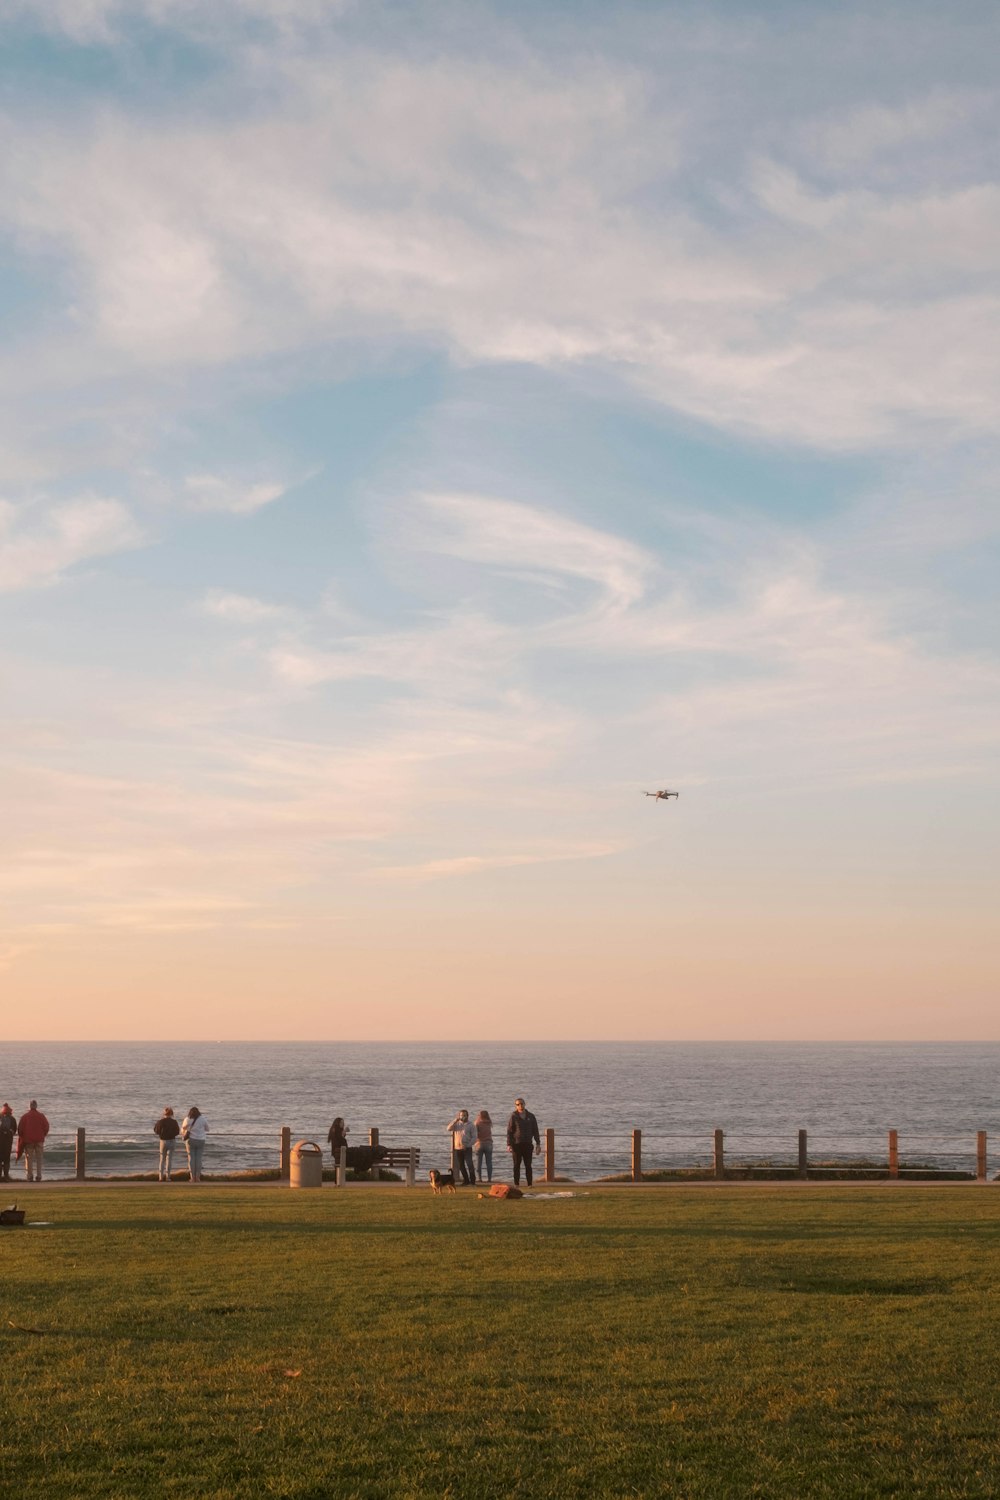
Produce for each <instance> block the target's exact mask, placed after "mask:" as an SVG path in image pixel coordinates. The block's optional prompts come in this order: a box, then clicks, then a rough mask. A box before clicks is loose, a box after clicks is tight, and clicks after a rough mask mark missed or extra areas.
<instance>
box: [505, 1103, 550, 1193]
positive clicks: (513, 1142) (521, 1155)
mask: <svg viewBox="0 0 1000 1500" xmlns="http://www.w3.org/2000/svg"><path fill="white" fill-rule="evenodd" d="M532 1149H534V1150H535V1151H540V1150H541V1149H542V1143H541V1139H540V1138H539V1134H538V1121H537V1120H536V1119H535V1117H534V1115H533V1114H532V1113H531V1110H530V1109H525V1107H524V1100H523V1099H515V1100H514V1113H513V1114H512V1115H511V1117H510V1119H509V1120H508V1121H507V1150H508V1151H509V1152H510V1153H511V1155H512V1156H513V1158H514V1186H515V1187H519V1186H520V1184H521V1168H522V1166H523V1167H524V1180H525V1183H526V1184H527V1186H528V1187H530V1186H531V1153H532Z"/></svg>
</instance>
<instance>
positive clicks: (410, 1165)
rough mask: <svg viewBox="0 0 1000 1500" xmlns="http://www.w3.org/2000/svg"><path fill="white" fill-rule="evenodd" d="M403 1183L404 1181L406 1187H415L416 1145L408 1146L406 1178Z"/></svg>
mask: <svg viewBox="0 0 1000 1500" xmlns="http://www.w3.org/2000/svg"><path fill="white" fill-rule="evenodd" d="M405 1183H406V1186H407V1187H416V1185H417V1148H416V1146H411V1147H410V1152H409V1156H408V1158H407V1162H406V1178H405Z"/></svg>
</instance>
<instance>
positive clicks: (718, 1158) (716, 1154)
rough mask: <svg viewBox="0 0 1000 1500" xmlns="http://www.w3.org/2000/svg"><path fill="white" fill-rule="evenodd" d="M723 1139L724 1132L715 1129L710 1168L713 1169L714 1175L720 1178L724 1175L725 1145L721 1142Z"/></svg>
mask: <svg viewBox="0 0 1000 1500" xmlns="http://www.w3.org/2000/svg"><path fill="white" fill-rule="evenodd" d="M724 1141H725V1132H724V1131H722V1130H717V1131H716V1132H715V1137H714V1142H715V1144H714V1148H713V1161H712V1170H713V1171H714V1173H715V1175H716V1177H720V1178H721V1177H725V1175H726V1156H725V1145H724V1144H723V1143H724Z"/></svg>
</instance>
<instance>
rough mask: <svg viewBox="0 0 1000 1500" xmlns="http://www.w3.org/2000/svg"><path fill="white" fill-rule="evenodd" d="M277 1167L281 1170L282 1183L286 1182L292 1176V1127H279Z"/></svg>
mask: <svg viewBox="0 0 1000 1500" xmlns="http://www.w3.org/2000/svg"><path fill="white" fill-rule="evenodd" d="M279 1166H280V1169H281V1180H282V1182H287V1181H288V1180H289V1178H290V1177H291V1175H292V1127H291V1126H290V1125H282V1127H281V1147H280V1155H279Z"/></svg>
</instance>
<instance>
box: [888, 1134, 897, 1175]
mask: <svg viewBox="0 0 1000 1500" xmlns="http://www.w3.org/2000/svg"><path fill="white" fill-rule="evenodd" d="M889 1176H890V1177H898V1176H899V1131H898V1130H890V1131H889Z"/></svg>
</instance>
